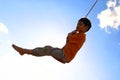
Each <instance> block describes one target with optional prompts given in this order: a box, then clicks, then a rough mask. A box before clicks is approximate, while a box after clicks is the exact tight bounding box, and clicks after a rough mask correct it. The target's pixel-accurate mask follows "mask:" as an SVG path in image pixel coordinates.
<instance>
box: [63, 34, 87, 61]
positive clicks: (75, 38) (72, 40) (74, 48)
mask: <svg viewBox="0 0 120 80" xmlns="http://www.w3.org/2000/svg"><path fill="white" fill-rule="evenodd" d="M85 39H86V35H85V34H84V33H75V34H68V37H67V41H66V44H65V46H64V47H63V48H62V50H63V52H64V54H65V56H66V59H67V62H70V61H71V60H72V59H73V58H74V57H75V55H76V53H77V52H78V50H79V49H80V48H81V47H82V45H83V43H84V42H85Z"/></svg>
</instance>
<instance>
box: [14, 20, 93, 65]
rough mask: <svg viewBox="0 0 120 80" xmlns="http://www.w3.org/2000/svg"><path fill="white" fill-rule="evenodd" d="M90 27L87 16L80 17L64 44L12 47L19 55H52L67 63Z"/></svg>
mask: <svg viewBox="0 0 120 80" xmlns="http://www.w3.org/2000/svg"><path fill="white" fill-rule="evenodd" d="M90 28H91V22H90V20H89V19H87V18H81V19H80V20H79V21H78V23H77V26H76V29H75V30H74V31H72V32H71V33H69V34H68V36H67V40H66V44H65V46H64V47H63V48H62V49H60V48H53V47H51V46H45V47H43V48H42V47H38V48H35V49H24V48H21V47H18V46H16V45H14V44H13V45H12V47H13V48H14V49H15V50H16V51H18V52H19V54H20V55H24V54H29V55H33V56H52V57H53V58H55V59H56V60H58V61H60V62H62V63H69V62H70V61H71V60H72V59H73V58H74V57H75V55H76V53H77V52H78V50H79V49H80V48H81V47H82V45H83V43H84V42H85V39H86V34H85V32H87V31H89V29H90Z"/></svg>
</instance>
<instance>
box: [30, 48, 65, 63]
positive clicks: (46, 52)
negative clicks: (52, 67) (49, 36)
mask: <svg viewBox="0 0 120 80" xmlns="http://www.w3.org/2000/svg"><path fill="white" fill-rule="evenodd" d="M32 51H33V55H35V56H52V57H54V58H55V59H58V60H62V61H63V62H64V63H66V62H67V60H66V57H65V55H64V52H63V50H62V49H60V48H53V47H51V46H45V47H43V48H41V47H38V48H35V49H33V50H32Z"/></svg>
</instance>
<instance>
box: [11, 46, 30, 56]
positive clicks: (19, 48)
mask: <svg viewBox="0 0 120 80" xmlns="http://www.w3.org/2000/svg"><path fill="white" fill-rule="evenodd" d="M12 47H13V48H14V49H15V50H16V51H17V52H19V54H20V55H24V54H25V53H27V54H31V53H32V50H30V49H23V48H21V47H18V46H16V45H14V44H13V45H12Z"/></svg>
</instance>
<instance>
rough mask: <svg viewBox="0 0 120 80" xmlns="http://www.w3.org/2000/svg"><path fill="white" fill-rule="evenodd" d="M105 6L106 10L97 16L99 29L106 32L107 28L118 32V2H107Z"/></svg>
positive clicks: (116, 0)
mask: <svg viewBox="0 0 120 80" xmlns="http://www.w3.org/2000/svg"><path fill="white" fill-rule="evenodd" d="M106 5H107V9H105V10H103V11H102V12H101V13H99V14H98V16H97V18H98V19H99V20H100V27H101V28H102V29H105V30H106V31H107V32H108V30H107V28H108V27H111V28H114V29H117V30H118V28H119V26H120V0H109V1H108V2H107V4H106Z"/></svg>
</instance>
